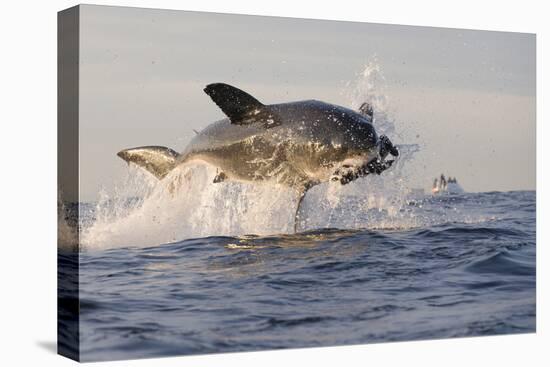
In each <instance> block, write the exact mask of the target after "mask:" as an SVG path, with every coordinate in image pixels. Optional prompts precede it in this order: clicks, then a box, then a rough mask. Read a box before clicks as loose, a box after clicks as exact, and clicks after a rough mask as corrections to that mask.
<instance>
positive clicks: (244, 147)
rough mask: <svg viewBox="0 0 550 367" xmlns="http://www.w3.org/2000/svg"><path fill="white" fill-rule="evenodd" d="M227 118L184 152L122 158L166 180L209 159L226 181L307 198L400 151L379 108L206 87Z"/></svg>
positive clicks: (128, 153) (135, 151) (378, 167)
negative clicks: (261, 97)
mask: <svg viewBox="0 0 550 367" xmlns="http://www.w3.org/2000/svg"><path fill="white" fill-rule="evenodd" d="M204 91H205V92H206V94H208V95H209V96H210V98H212V100H213V101H214V103H216V105H217V106H218V107H219V108H220V109H221V110H222V111H223V112H224V114H225V115H226V116H227V118H225V119H223V120H220V121H217V122H214V123H212V124H210V125H208V126H207V127H206V128H205V129H204V130H202V131H200V132H196V136H195V137H194V138H193V139H192V140H191V142H190V143H189V144H188V145H187V147H186V148H185V150H184V151H183V152H181V153H177V152H176V151H174V150H172V149H170V148H166V147H162V146H144V147H137V148H130V149H124V150H122V151H120V152H119V153H118V156H119V157H120V158H122V159H124V160H125V161H126V162H128V163H134V164H136V165H138V166H140V167H142V168H144V169H145V170H147V171H148V172H150V173H151V174H153V175H154V176H155V177H157V178H158V179H159V180H163V179H165V178H166V177H167V175H168V174H169V173H170V172H171V171H172V170H173V169H174V168H175V167H177V166H180V165H182V164H185V163H188V162H191V161H203V162H205V163H207V164H210V165H213V166H215V167H216V168H217V172H218V173H217V175H216V176H215V177H214V178H213V184H218V183H220V182H223V181H226V180H232V181H244V182H253V183H260V182H266V183H267V182H269V183H277V184H281V185H284V186H288V187H290V188H292V189H293V190H295V191H296V193H297V197H298V203H297V206H296V211H295V222H294V230H295V231H296V225H297V222H298V218H299V210H300V204H301V202H302V200H303V198H304V196H305V194H306V192H307V191H308V190H309V189H310V188H312V187H313V186H315V185H318V184H320V183H323V182H326V181H340V183H341V184H343V185H345V184H347V183H349V182H351V181H353V180H355V179H357V178H359V177H362V176H366V175H368V174H371V173H375V174H380V173H382V172H383V171H384V170H386V169H388V168H389V167H390V166H391V165H392V163H393V161H394V160H393V159H387V157H388V156H389V155H392V156H394V157H397V156H398V155H399V152H398V150H397V148H396V147H395V146H394V145H393V144H392V143H391V141H390V140H389V139H388V138H387V137H386V136H384V135H381V136H378V135H377V134H376V131H375V129H374V126H373V110H372V107H371V106H370V105H369V104H368V103H364V104H363V105H362V106H361V108H359V111H353V110H351V109H348V108H345V107H341V106H337V105H333V104H329V103H325V102H321V101H317V100H305V101H298V102H289V103H280V104H268V105H266V104H263V103H261V102H260V101H258V100H257V99H256V98H254V97H252V96H251V95H250V94H248V93H246V92H244V91H242V90H240V89H238V88H235V87H233V86H231V85H228V84H224V83H214V84H209V85H207V86H206V88H205V89H204Z"/></svg>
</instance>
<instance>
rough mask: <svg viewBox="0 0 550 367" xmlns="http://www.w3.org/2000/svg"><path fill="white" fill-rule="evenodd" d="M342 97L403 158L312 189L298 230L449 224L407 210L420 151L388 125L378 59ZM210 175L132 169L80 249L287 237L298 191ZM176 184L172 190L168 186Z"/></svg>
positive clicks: (93, 216) (95, 215)
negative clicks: (162, 175) (368, 114)
mask: <svg viewBox="0 0 550 367" xmlns="http://www.w3.org/2000/svg"><path fill="white" fill-rule="evenodd" d="M344 93H345V94H346V95H347V97H348V100H349V107H351V108H354V109H357V108H358V107H359V106H360V105H361V104H362V103H363V102H369V103H370V104H371V105H372V106H373V108H374V110H375V113H374V119H375V121H374V124H375V127H376V129H377V132H378V133H379V134H386V135H388V136H390V137H391V139H392V140H393V141H394V143H397V144H398V146H399V147H400V151H401V154H400V157H399V159H398V161H397V162H396V164H394V166H393V167H392V168H391V169H389V170H387V171H385V172H384V173H383V174H382V175H380V176H376V175H369V176H367V177H365V178H361V179H358V180H356V181H354V182H352V183H350V184H348V185H345V186H342V185H340V184H339V183H325V184H322V185H319V186H316V187H314V188H313V189H311V190H310V191H309V192H308V194H307V195H306V197H305V199H304V202H303V207H302V209H301V211H300V222H299V224H298V229H299V230H300V231H304V230H308V229H316V228H328V227H331V228H345V229H349V228H371V229H381V228H382V229H400V228H413V227H418V226H423V225H431V224H434V222H439V221H441V222H443V221H445V220H449V217H448V215H445V216H441V215H437V216H434V215H433V214H428V213H423V212H422V205H410V203H411V202H410V200H409V198H410V197H409V196H410V195H409V193H410V188H409V187H408V179H407V178H408V176H409V175H410V174H411V173H410V172H408V170H407V165H408V164H409V163H410V162H411V161H412V160H413V156H414V152H415V151H416V149H417V148H416V147H415V146H412V145H406V144H404V143H406V137H405V136H402V135H399V134H398V132H399V131H400V126H399V123H398V122H396V121H394V120H393V119H392V118H391V112H390V111H389V109H388V106H389V105H390V102H389V100H388V97H387V94H386V92H385V79H384V76H383V74H382V72H381V70H380V67H379V64H378V63H377V62H376V59H374V60H373V61H371V62H369V63H367V65H366V66H365V68H364V70H363V71H362V72H361V73H360V74H359V75H358V76H357V79H356V80H354V81H353V82H350V83H348V84H347V86H346V88H345V91H344ZM400 143H401V144H400ZM215 175H216V170H215V167H211V166H208V165H205V164H199V163H196V164H187V165H184V166H180V167H178V168H177V169H175V170H174V171H172V172H171V173H170V174H169V177H167V179H165V180H162V181H157V180H156V179H154V178H152V177H151V176H150V175H149V174H148V173H146V172H143V171H142V170H141V169H138V168H134V167H131V166H130V167H129V169H128V172H127V176H126V178H125V179H124V180H123V181H122V182H121V183H119V184H118V185H117V189H116V190H115V192H113V193H110V194H108V193H102V195H101V199H100V200H99V202H98V203H97V205H95V207H93V208H89V209H88V212H87V213H81V214H84V215H82V218H84V219H83V223H81V227H82V236H81V249H84V250H86V249H104V248H112V247H129V246H153V245H157V244H163V243H169V242H174V241H180V240H183V239H186V238H192V237H206V236H213V235H244V234H257V235H266V234H281V233H292V231H293V227H294V210H295V207H296V203H297V198H296V193H295V192H293V191H292V190H290V189H287V188H285V187H282V186H277V185H254V184H246V183H238V182H224V183H221V184H212V180H213V178H214V176H215ZM174 180H175V181H176V182H178V185H177V187H174V185H170V184H168V183H169V182H174ZM84 222H85V223H84Z"/></svg>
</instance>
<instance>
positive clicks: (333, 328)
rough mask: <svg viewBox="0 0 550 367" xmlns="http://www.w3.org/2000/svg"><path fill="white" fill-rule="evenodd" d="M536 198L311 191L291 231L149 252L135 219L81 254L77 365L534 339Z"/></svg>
mask: <svg viewBox="0 0 550 367" xmlns="http://www.w3.org/2000/svg"><path fill="white" fill-rule="evenodd" d="M535 198H536V195H535V192H534V191H516V192H487V193H466V194H460V195H442V196H431V195H416V197H415V198H407V199H405V200H403V201H402V202H400V203H399V205H395V203H394V205H393V206H387V207H384V206H383V205H382V206H381V205H379V204H380V203H375V204H376V205H371V206H368V205H367V206H365V201H364V200H363V201H361V200H357V198H356V197H354V196H353V195H351V196H349V195H348V196H345V197H344V198H343V199H341V201H340V202H339V204H338V205H333V206H332V207H331V208H332V209H331V210H330V211H327V210H325V211H323V210H322V209H319V210H317V209H316V207H315V206H313V204H314V203H315V195H313V198H312V199H311V200H310V201H309V202H307V203H306V208H305V209H304V214H303V215H302V217H303V218H305V219H304V221H303V222H302V223H301V233H298V234H281V235H277V234H272V235H244V234H241V235H235V236H203V237H200V238H188V239H185V240H180V241H173V242H170V241H167V243H151V244H150V245H147V242H148V241H153V240H152V239H150V238H146V239H145V241H143V242H141V243H139V244H138V245H136V243H138V242H139V241H138V239H139V238H143V236H144V235H143V233H144V232H143V228H140V225H139V223H140V222H139V221H137V222H136V223H135V224H134V225H135V226H134V227H133V229H132V230H130V231H129V232H132V233H134V232H135V233H137V237H131V236H129V237H127V238H128V242H127V243H124V241H122V242H121V241H119V242H118V243H117V245H116V246H110V247H109V246H97V247H91V246H89V247H88V248H86V249H82V251H81V252H80V336H81V340H80V341H81V359H82V360H84V361H91V360H106V359H122V358H141V357H156V356H166V355H179V354H200V353H219V352H236V351H254V350H266V349H280V348H298V347H320V346H332V345H346V344H364V343H380V342H391V341H404V340H423V339H438V338H452V337H466V336H483V335H497V334H516V333H529V332H534V331H535V321H536V306H535V286H536V283H535V275H536V268H535V259H536V258H535V255H536V251H535V218H536V217H535ZM346 200H347V201H348V202H346ZM308 203H309V204H308ZM366 203H367V204H368V201H367V202H366ZM371 204H372V203H371ZM143 205H144V204H143V203H141V204H140V207H142V206H143ZM84 207H86V205H84ZM87 207H88V209H89V216H90V223H92V224H89V225H90V226H93V221H94V220H97V218H96V219H94V218H93V217H94V216H95V215H97V210H94V209H92V208H93V207H94V206H93V205H88V206H87ZM319 207H321V208H322V205H321V204H319ZM343 208H347V209H343ZM390 209H391V210H390ZM290 212H292V211H290ZM335 212H336V213H337V214H338V215H336V214H335ZM94 213H95V214H94ZM350 213H354V215H353V216H352V215H351V214H350ZM223 214H224V213H223V211H221V212H220V215H223ZM140 217H143V213H141V215H140ZM350 217H353V219H352V220H348V221H347V222H342V221H339V220H338V218H350ZM323 218H324V222H323ZM212 221H214V222H215V221H216V218H212ZM220 221H221V219H220ZM158 228H160V230H159V231H160V232H159V233H157V238H162V236H161V234H162V230H163V226H162V225H161V224H159V225H158ZM169 228H170V226H169ZM316 228H321V229H316ZM342 228H346V229H342ZM147 231H149V232H150V231H152V230H151V229H147ZM168 231H169V230H168ZM102 232H103V233H105V232H106V230H105V229H103V231H102ZM109 233H111V234H112V236H113V237H112V238H113V241H115V239H116V240H120V238H122V237H121V236H120V233H118V232H116V231H115V230H114V229H112V228H111V232H109ZM250 233H253V232H252V231H251V232H250ZM171 235H172V234H171ZM159 236H160V237H159ZM145 237H146V236H145ZM102 238H104V237H98V236H95V237H94V239H95V240H97V241H99V239H102ZM131 241H135V243H132V242H131ZM107 242H108V241H107ZM90 243H94V240H91V241H90ZM60 261H61V262H63V261H64V255H63V252H61V254H60Z"/></svg>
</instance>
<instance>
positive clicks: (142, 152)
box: [117, 146, 179, 180]
mask: <svg viewBox="0 0 550 367" xmlns="http://www.w3.org/2000/svg"><path fill="white" fill-rule="evenodd" d="M117 155H118V156H119V157H120V158H122V159H124V160H125V161H126V162H128V164H130V163H134V164H136V165H138V166H140V167H142V168H144V169H146V170H147V171H148V172H149V173H151V174H153V175H154V176H155V177H156V178H158V179H159V180H161V179H163V178H164V177H165V176H166V175H167V174H168V172H170V171H171V170H172V169H173V168H174V167H175V166H176V164H177V161H178V157H179V154H178V153H177V152H175V151H173V150H172V149H170V148H166V147H158V146H148V147H138V148H131V149H124V150H121V151H120V152H118V153H117Z"/></svg>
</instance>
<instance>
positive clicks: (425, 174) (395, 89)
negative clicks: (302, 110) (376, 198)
mask: <svg viewBox="0 0 550 367" xmlns="http://www.w3.org/2000/svg"><path fill="white" fill-rule="evenodd" d="M535 43H536V42H535V35H534V34H526V33H510V32H492V31H477V30H463V29H446V28H433V27H411V26H399V25H382V24H371V23H357V22H342V21H326V20H307V19H293V18H280V17H263V16H262V17H260V16H246V15H228V14H216V13H201V12H185V11H173V10H154V9H140V8H126V7H108V6H93V5H81V11H80V112H79V114H80V116H79V120H80V121H79V123H80V138H79V143H80V189H81V200H82V201H90V200H97V198H98V195H99V192H100V190H101V189H105V190H112V188H113V185H114V184H115V183H116V182H117V181H118V180H120V179H121V178H122V177H123V176H124V174H125V172H126V170H127V167H126V163H125V162H124V161H122V160H121V159H120V158H118V157H117V156H116V153H117V152H118V151H120V150H122V149H125V148H130V147H136V146H141V145H164V146H167V147H170V148H172V149H175V150H176V151H181V150H183V149H184V147H185V145H186V143H187V142H188V141H189V140H190V139H191V138H192V137H193V135H194V132H193V129H196V130H200V129H202V128H204V127H206V126H207V125H208V124H210V123H211V122H213V121H216V120H219V119H221V118H223V117H224V115H223V113H222V112H221V111H220V110H219V109H218V108H217V106H216V105H215V104H214V103H213V102H212V101H211V100H210V98H209V97H208V96H207V95H206V94H205V93H204V92H203V88H204V86H205V85H207V84H209V83H214V82H225V83H229V84H232V85H235V86H237V87H239V88H241V89H243V90H245V91H247V92H249V93H250V94H252V95H253V96H255V97H256V98H257V99H259V100H260V101H262V102H264V103H266V104H271V103H280V102H289V101H295V100H305V99H317V100H322V101H325V102H329V103H334V104H339V105H343V106H350V104H351V101H350V92H351V91H350V89H352V87H350V85H351V86H353V85H354V84H355V83H356V82H357V81H358V80H360V78H361V72H362V71H363V70H364V69H365V66H366V65H367V64H369V63H371V65H372V63H374V64H375V65H376V66H377V68H378V69H379V70H380V73H382V74H383V78H381V79H380V78H378V84H377V89H379V90H377V93H380V94H381V95H383V96H384V98H385V105H386V108H387V111H385V112H386V113H387V115H388V116H389V117H390V118H391V119H392V120H393V121H394V124H395V132H394V135H395V136H390V139H391V140H392V141H393V142H394V143H396V144H418V146H419V147H420V150H419V152H417V153H416V154H415V156H414V158H413V159H412V160H411V162H410V168H412V170H411V171H412V172H414V173H415V174H414V175H411V177H409V180H410V182H409V183H408V184H409V185H410V186H411V187H419V188H424V189H428V188H429V187H431V184H432V182H433V178H434V177H435V176H438V175H439V174H440V173H445V174H446V175H451V176H455V177H457V178H458V180H459V183H461V185H462V186H463V187H464V188H465V189H466V190H467V191H507V190H534V189H535V181H536V180H535V167H536V164H535V156H536V147H535V133H536V105H535V90H536V75H535V69H536V68H535Z"/></svg>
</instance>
